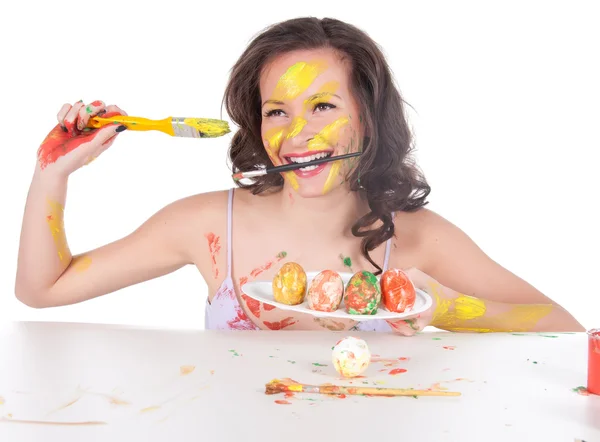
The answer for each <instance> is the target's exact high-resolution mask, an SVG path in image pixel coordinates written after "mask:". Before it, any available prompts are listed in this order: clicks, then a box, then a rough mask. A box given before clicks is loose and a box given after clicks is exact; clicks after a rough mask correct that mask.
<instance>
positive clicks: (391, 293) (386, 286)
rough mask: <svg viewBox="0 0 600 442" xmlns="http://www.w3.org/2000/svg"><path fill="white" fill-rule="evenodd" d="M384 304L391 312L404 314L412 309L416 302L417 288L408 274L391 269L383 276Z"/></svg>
mask: <svg viewBox="0 0 600 442" xmlns="http://www.w3.org/2000/svg"><path fill="white" fill-rule="evenodd" d="M381 295H382V297H383V304H384V305H385V307H386V308H387V309H388V310H389V311H391V312H398V313H402V312H404V311H405V310H406V309H407V308H411V307H412V306H413V305H414V303H415V300H416V292H415V288H414V286H413V284H412V282H411V281H410V278H409V277H408V275H407V274H406V273H404V272H403V271H402V270H400V269H390V270H387V271H385V272H384V273H383V275H381Z"/></svg>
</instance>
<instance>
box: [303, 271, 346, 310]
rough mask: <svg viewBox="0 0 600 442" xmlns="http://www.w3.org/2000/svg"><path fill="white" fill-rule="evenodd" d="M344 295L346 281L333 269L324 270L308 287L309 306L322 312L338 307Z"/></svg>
mask: <svg viewBox="0 0 600 442" xmlns="http://www.w3.org/2000/svg"><path fill="white" fill-rule="evenodd" d="M343 295H344V281H342V277H341V276H340V275H339V274H338V273H337V272H334V271H333V270H323V271H322V272H321V273H319V274H318V275H317V276H315V277H314V279H313V280H312V281H311V283H310V286H309V287H308V294H307V299H308V308H309V309H312V310H318V311H321V312H333V311H335V310H337V309H338V307H339V306H340V303H341V302H342V296H343Z"/></svg>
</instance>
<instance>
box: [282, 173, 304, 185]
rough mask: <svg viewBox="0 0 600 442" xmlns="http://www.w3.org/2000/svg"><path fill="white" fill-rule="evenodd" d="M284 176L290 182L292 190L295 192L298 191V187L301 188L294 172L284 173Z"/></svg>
mask: <svg viewBox="0 0 600 442" xmlns="http://www.w3.org/2000/svg"><path fill="white" fill-rule="evenodd" d="M284 176H285V177H286V178H287V180H288V181H289V182H290V185H291V186H292V188H293V189H294V190H298V187H300V185H299V184H298V178H297V177H296V175H295V174H294V172H292V171H289V172H284Z"/></svg>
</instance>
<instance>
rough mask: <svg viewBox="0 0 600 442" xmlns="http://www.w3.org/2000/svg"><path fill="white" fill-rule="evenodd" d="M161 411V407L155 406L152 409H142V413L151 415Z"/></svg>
mask: <svg viewBox="0 0 600 442" xmlns="http://www.w3.org/2000/svg"><path fill="white" fill-rule="evenodd" d="M156 410H160V407H159V406H156V405H153V406H151V407H146V408H142V409H141V410H140V413H150V412H152V411H156Z"/></svg>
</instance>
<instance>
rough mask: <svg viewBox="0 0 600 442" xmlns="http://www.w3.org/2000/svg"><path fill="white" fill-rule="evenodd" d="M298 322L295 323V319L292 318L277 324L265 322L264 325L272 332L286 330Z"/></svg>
mask: <svg viewBox="0 0 600 442" xmlns="http://www.w3.org/2000/svg"><path fill="white" fill-rule="evenodd" d="M296 322H297V321H295V320H294V318H291V317H290V318H285V319H282V320H281V321H277V322H267V321H265V322H264V324H265V325H266V326H267V328H269V329H270V330H282V329H284V328H286V327H289V326H291V325H294V324H295V323H296Z"/></svg>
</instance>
